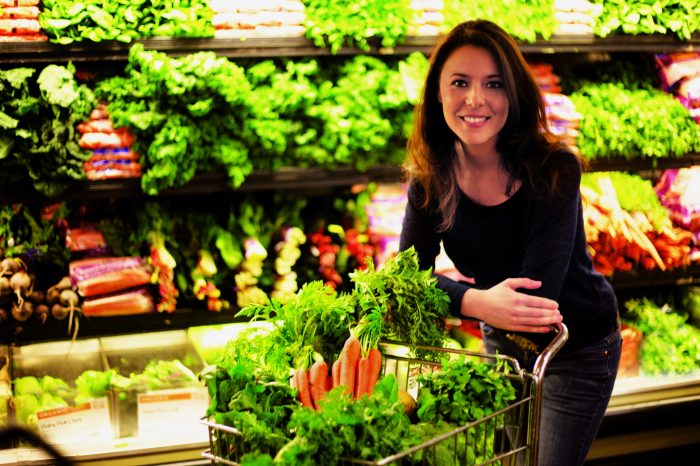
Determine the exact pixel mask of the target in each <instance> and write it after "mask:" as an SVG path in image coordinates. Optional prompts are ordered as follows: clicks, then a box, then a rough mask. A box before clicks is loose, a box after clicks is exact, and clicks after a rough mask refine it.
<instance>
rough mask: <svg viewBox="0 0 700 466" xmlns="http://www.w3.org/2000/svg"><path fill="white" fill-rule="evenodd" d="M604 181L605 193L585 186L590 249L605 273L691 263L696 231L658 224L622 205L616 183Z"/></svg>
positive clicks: (601, 185)
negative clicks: (616, 190) (691, 231)
mask: <svg viewBox="0 0 700 466" xmlns="http://www.w3.org/2000/svg"><path fill="white" fill-rule="evenodd" d="M607 181H609V180H606V181H605V182H601V183H600V187H601V194H598V193H597V192H595V191H593V190H591V189H589V188H586V187H585V186H582V187H581V195H582V200H583V206H584V210H583V217H584V222H585V224H584V228H585V231H586V238H587V241H588V246H589V252H590V254H591V257H592V258H593V263H594V265H595V268H596V269H597V270H598V271H599V272H600V273H602V274H603V275H608V276H609V275H612V274H613V273H614V272H616V271H628V270H631V269H632V268H634V267H641V268H643V269H646V270H652V269H655V268H658V269H661V270H666V269H673V268H678V267H684V266H687V265H689V253H690V244H691V241H692V234H691V233H690V232H689V231H686V230H683V229H681V228H678V227H675V226H673V225H672V224H671V222H670V221H669V222H668V224H666V225H663V227H662V228H661V229H657V228H655V227H654V226H653V225H652V224H651V222H650V221H649V219H648V218H647V216H646V215H645V214H643V213H641V212H634V213H630V212H628V211H626V210H624V209H622V208H621V207H620V203H619V201H618V199H617V195H616V192H615V189H614V187H613V186H612V183H611V182H610V183H608V182H607Z"/></svg>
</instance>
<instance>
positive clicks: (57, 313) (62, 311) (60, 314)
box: [51, 303, 70, 320]
mask: <svg viewBox="0 0 700 466" xmlns="http://www.w3.org/2000/svg"><path fill="white" fill-rule="evenodd" d="M68 314H70V309H68V308H65V307H63V306H61V304H60V303H56V304H54V305H53V306H51V315H52V316H53V318H54V319H56V320H63V319H65V318H66V317H68Z"/></svg>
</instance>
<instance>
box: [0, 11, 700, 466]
mask: <svg viewBox="0 0 700 466" xmlns="http://www.w3.org/2000/svg"><path fill="white" fill-rule="evenodd" d="M473 18H485V19H490V20H493V21H495V22H497V23H498V24H500V25H501V26H502V27H503V28H504V29H505V30H506V31H507V32H508V33H510V34H511V35H512V36H513V37H514V38H515V39H516V41H517V43H518V46H519V47H520V49H521V51H522V53H523V56H524V57H525V59H526V60H527V62H528V64H529V66H530V69H531V72H532V74H533V76H534V78H535V80H536V82H537V83H538V84H539V86H540V88H541V90H542V93H543V97H544V101H545V104H546V110H547V123H548V125H549V128H550V130H551V131H552V132H553V133H554V134H555V135H556V136H557V137H559V138H561V140H562V141H564V142H565V143H566V144H567V145H568V146H569V147H570V148H571V150H572V151H574V152H576V153H577V154H579V155H581V157H582V158H583V159H585V160H586V163H587V167H586V170H585V172H584V174H583V177H582V182H581V199H582V203H583V218H584V221H585V232H586V237H587V246H588V251H589V254H590V256H591V258H592V260H593V264H594V266H595V268H596V270H597V271H598V272H600V273H601V274H603V275H604V276H605V277H606V278H607V280H608V281H609V282H610V283H611V284H612V286H613V288H614V290H615V293H616V296H617V299H618V304H619V311H620V317H621V322H622V335H623V351H622V359H621V361H620V366H619V370H618V378H617V380H616V382H615V387H614V390H613V395H612V399H611V401H610V404H609V406H608V409H607V412H606V414H605V417H604V419H603V423H602V426H601V428H600V431H599V432H598V435H597V437H596V439H595V441H594V443H593V446H592V448H591V450H590V452H589V455H588V458H587V460H586V463H585V465H586V466H613V465H625V466H627V465H630V466H631V465H670V464H674V465H675V464H690V463H689V462H688V458H693V457H697V455H698V454H700V1H687V0H685V1H682V0H666V1H648V0H628V1H621V0H508V1H502V2H494V1H492V0H359V1H349V0H134V1H131V2H129V1H121V0H120V1H116V0H61V1H58V0H44V1H41V0H0V95H1V96H2V98H1V99H0V186H2V188H1V189H0V465H4V464H14V465H29V466H35V465H36V466H38V465H45V464H81V465H82V464H93V465H115V466H116V465H118V466H127V465H166V464H168V465H195V464H230V465H237V464H243V465H245V464H251V465H252V464H256V465H273V464H322V465H330V464H336V463H337V464H341V463H342V464H367V465H373V464H389V463H387V462H384V463H383V462H381V461H382V459H386V458H388V457H392V455H398V456H397V457H396V458H394V460H392V461H393V462H390V463H391V464H436V465H438V464H439V465H442V464H444V465H452V464H455V465H456V464H470V465H471V464H504V465H506V464H516V463H515V458H516V457H519V458H522V457H523V455H524V457H525V462H526V464H532V461H533V460H532V458H533V455H534V454H535V453H533V451H535V450H536V448H533V446H534V445H535V444H536V442H537V432H536V429H535V427H534V426H536V425H537V423H536V419H537V416H538V412H539V411H538V406H539V405H538V401H537V400H538V397H537V394H538V393H539V385H538V384H537V383H536V380H537V377H536V376H535V375H536V374H535V373H532V374H531V373H529V372H528V371H526V370H523V369H520V368H519V367H517V366H513V365H512V362H511V361H509V360H507V359H505V358H504V359H501V358H498V357H493V358H492V357H487V355H486V354H485V349H484V346H483V342H482V341H481V333H480V329H479V326H478V323H477V322H473V321H467V320H462V321H460V320H459V319H454V318H451V319H449V318H448V319H444V318H443V317H444V315H445V312H446V311H445V306H446V305H445V300H444V299H441V298H442V297H443V296H442V295H441V294H440V292H441V290H439V289H437V288H436V285H435V280H434V278H433V276H432V275H431V271H421V270H418V267H417V260H416V257H415V254H413V255H411V254H410V252H399V247H398V241H399V235H400V233H401V226H402V221H403V216H404V209H405V206H406V191H407V190H406V185H405V178H404V173H403V171H402V168H401V166H402V162H403V161H404V159H405V155H406V143H407V139H408V135H409V134H410V131H411V124H412V122H413V118H414V114H413V111H414V108H415V106H416V104H417V103H418V100H419V97H420V93H421V86H422V83H423V79H424V77H425V74H426V72H427V69H428V65H429V58H430V52H431V50H432V47H433V46H434V45H435V44H436V42H437V41H438V39H439V38H440V37H441V36H442V35H443V34H445V33H446V32H447V31H449V30H450V29H451V28H452V27H453V26H455V25H457V24H459V23H461V22H462V21H465V20H468V19H473ZM506 18H507V19H506ZM434 272H438V273H442V274H446V275H450V274H458V272H457V271H456V270H455V269H454V266H453V265H452V263H451V262H450V261H449V259H448V258H447V257H446V256H445V254H444V251H442V252H441V254H440V256H439V257H438V260H437V262H436V266H435V270H434ZM380 303H381V304H380ZM416 322H418V323H416ZM402 324H405V325H402ZM349 329H353V330H352V332H353V333H352V335H360V338H359V340H360V341H361V345H362V346H361V348H362V350H361V351H362V353H361V354H362V355H363V356H362V358H361V359H359V361H360V362H357V364H359V365H362V364H365V363H366V365H367V367H368V368H372V370H374V367H376V371H377V372H372V373H373V374H374V375H373V376H372V377H374V379H372V381H371V382H366V385H363V386H362V388H361V387H360V385H361V384H360V382H359V377H360V375H359V372H360V370H359V366H358V375H357V377H358V382H357V387H356V388H355V392H354V393H351V394H350V395H351V396H350V397H347V396H346V395H347V394H346V393H343V391H342V390H341V389H338V390H336V388H337V380H335V379H334V377H335V376H334V375H333V363H334V362H339V361H340V359H341V357H343V356H345V355H346V354H347V353H348V352H349V351H345V350H343V348H345V346H348V345H349V342H350V338H349V335H350V332H349ZM416 335H420V336H416ZM359 344H360V343H358V345H359ZM416 345H419V346H420V345H423V348H422V349H416V347H415V346H416ZM341 350H343V352H342V353H341ZM375 356H376V358H377V361H379V362H378V363H376V364H374V363H373V362H372V361H373V359H372V358H373V357H375ZM554 357H556V355H555V356H554ZM358 358H359V356H358ZM363 360H364V361H363ZM460 364H462V365H461V366H460ZM345 367H347V365H346V366H345ZM363 367H364V366H363ZM445 367H452V368H459V370H469V371H473V372H470V374H472V375H471V376H470V377H473V378H474V380H477V378H478V377H483V378H484V379H483V380H482V381H481V383H485V382H484V381H486V380H489V381H494V380H495V381H496V382H494V383H493V384H492V385H491V382H489V384H488V385H489V388H488V390H489V391H488V392H486V393H487V394H486V395H483V396H481V398H480V399H477V398H478V397H477V396H476V395H475V396H474V397H471V395H470V396H469V397H467V396H466V395H465V396H464V397H461V398H463V399H462V401H461V403H466V404H467V405H466V407H464V409H463V410H462V411H460V413H461V414H460V415H459V416H458V417H456V418H450V420H449V422H451V424H449V423H447V424H446V422H447V421H446V419H447V418H442V417H441V416H443V414H441V413H444V412H448V411H450V410H452V411H458V408H455V407H449V406H447V405H441V404H440V403H445V402H444V401H439V400H437V401H436V399H433V398H434V395H432V393H433V392H429V391H428V390H427V387H433V389H436V388H435V387H436V386H438V382H436V380H439V379H437V378H436V377H439V374H441V373H443V374H444V373H445V372H444V371H441V369H445ZM484 368H485V369H484ZM454 370H455V371H456V370H458V369H454ZM484 371H485V372H484ZM545 371H546V369H545ZM367 373H368V374H369V373H370V369H368V370H367ZM319 374H320V375H319ZM436 374H438V375H436ZM484 374H485V375H484ZM315 376H316V377H315ZM342 377H344V375H338V380H341V378H342ZM367 377H369V376H367ZM354 378H355V374H354V373H353V374H352V380H354ZM319 380H322V381H323V388H322V389H321V392H320V394H319V393H317V392H316V391H315V390H318V386H319V385H318V384H314V381H319ZM479 380H481V379H479ZM449 383H450V384H455V385H454V386H456V382H455V381H454V379H450V382H449ZM474 383H480V382H474ZM340 385H343V383H340ZM346 386H347V384H346ZM309 387H310V388H309ZM464 387H467V388H469V387H472V386H469V385H466V386H463V388H464ZM423 390H425V391H423ZM473 390H476V389H473ZM491 390H493V391H491ZM350 391H351V392H352V389H351V390H350ZM363 391H364V393H363ZM463 391H464V393H471V392H472V390H469V389H464V390H463ZM425 393H429V394H431V395H430V397H433V398H430V397H428V396H425ZM474 393H476V391H474ZM305 394H308V395H309V397H310V398H309V399H308V400H307V399H306V398H305ZM365 394H366V395H368V396H365ZM317 396H318V397H325V398H326V400H325V401H324V404H323V406H324V409H320V404H319V403H318V402H317V398H316V397H317ZM429 398H430V399H429ZM467 398H468V399H467ZM427 403H435V404H434V405H428V404H427ZM469 403H474V404H473V405H470V404H469ZM309 407H310V408H312V410H309V409H308V408H309ZM334 413H335V415H334ZM368 413H370V414H368ZM387 413H389V414H387ZM490 413H494V414H492V415H489V414H490ZM341 414H342V415H341ZM343 423H345V424H343ZM348 426H351V427H348ZM516 431H517V432H518V434H514V432H516ZM447 433H450V435H449V436H446V434H447ZM387 437H389V438H387ZM436 439H437V440H436ZM380 440H381V441H380ZM375 444H376V445H375ZM416 446H417V447H416ZM409 449H410V450H409ZM285 455H286V456H285ZM293 455H297V456H296V459H297V462H294V461H292V462H290V460H289V458H291V457H293ZM499 455H502V456H499ZM285 458H286V460H285Z"/></svg>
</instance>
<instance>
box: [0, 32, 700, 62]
mask: <svg viewBox="0 0 700 466" xmlns="http://www.w3.org/2000/svg"><path fill="white" fill-rule="evenodd" d="M436 40H437V37H436V36H420V37H414V36H412V37H407V38H406V39H405V40H404V41H402V43H400V44H399V45H396V46H395V47H382V46H381V45H379V44H378V43H376V42H374V43H373V45H371V46H370V49H369V50H367V51H365V50H360V49H359V48H357V47H342V48H340V49H339V50H338V51H337V52H336V53H335V55H357V54H370V55H405V54H409V53H412V52H424V53H427V52H429V51H430V50H431V48H432V46H433V45H434V44H435V42H436ZM135 42H138V43H141V44H143V45H144V46H145V47H146V48H148V49H153V50H160V51H163V52H165V53H167V54H168V55H171V56H181V55H187V54H190V53H194V52H199V51H203V50H209V51H213V52H216V54H217V55H219V56H225V57H241V58H243V57H294V56H305V57H308V56H323V55H326V56H328V55H333V53H332V52H331V50H330V48H328V47H317V46H315V45H314V44H313V42H312V41H311V40H309V39H307V38H305V37H253V38H207V39H196V38H182V39H178V38H170V37H156V38H150V39H142V40H138V41H135ZM519 44H520V48H521V50H522V51H523V52H524V53H581V52H669V51H681V50H695V49H697V48H698V46H700V35H697V34H696V35H694V36H693V37H692V38H691V39H690V40H687V41H683V40H680V39H678V38H677V37H676V36H674V35H671V34H667V35H623V34H619V35H611V36H608V37H605V38H601V37H594V36H588V35H581V36H577V35H561V36H559V35H554V36H552V37H551V38H550V39H549V40H542V39H540V40H537V41H535V42H532V43H530V42H524V41H520V42H519ZM130 47H131V44H130V43H123V42H118V41H104V42H87V41H86V42H77V43H74V44H69V45H60V44H53V43H50V42H6V43H3V44H2V47H0V63H12V64H13V65H22V64H29V63H45V62H49V63H59V62H67V61H72V62H87V61H89V62H95V61H124V60H126V59H127V58H128V55H129V48H130Z"/></svg>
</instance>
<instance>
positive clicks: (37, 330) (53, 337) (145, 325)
mask: <svg viewBox="0 0 700 466" xmlns="http://www.w3.org/2000/svg"><path fill="white" fill-rule="evenodd" d="M237 310H238V309H232V310H228V311H221V312H212V311H208V310H206V308H205V305H204V304H202V305H201V306H196V304H195V305H193V306H191V307H190V306H183V307H181V308H178V309H177V310H175V312H173V313H172V314H168V313H153V314H141V315H132V316H110V317H85V316H81V317H79V323H78V332H77V338H79V339H83V338H94V337H103V336H112V335H124V334H132V333H146V332H160V331H167V330H185V329H188V328H190V327H194V326H199V325H219V324H229V323H234V322H246V321H248V319H247V318H237V317H235V313H236V312H237ZM73 329H75V325H72V327H71V332H69V331H68V319H67V318H66V319H64V320H56V319H48V320H47V321H46V322H45V323H40V322H38V321H37V320H35V319H32V320H30V321H28V322H25V323H17V322H14V321H13V322H11V325H7V324H5V325H3V326H1V327H0V343H2V344H16V345H20V346H21V345H27V344H31V343H39V342H46V341H65V340H69V339H71V338H72V337H73Z"/></svg>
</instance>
